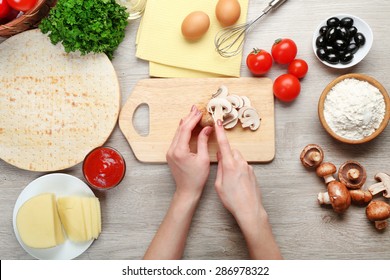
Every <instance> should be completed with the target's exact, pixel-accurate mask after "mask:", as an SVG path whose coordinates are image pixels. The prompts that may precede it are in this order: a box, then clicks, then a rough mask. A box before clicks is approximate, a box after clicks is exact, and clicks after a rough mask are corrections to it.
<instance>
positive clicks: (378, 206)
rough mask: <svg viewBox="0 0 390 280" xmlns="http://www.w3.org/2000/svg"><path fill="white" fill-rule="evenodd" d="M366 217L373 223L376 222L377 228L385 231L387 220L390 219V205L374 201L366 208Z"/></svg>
mask: <svg viewBox="0 0 390 280" xmlns="http://www.w3.org/2000/svg"><path fill="white" fill-rule="evenodd" d="M366 216H367V218H368V219H369V220H370V221H371V222H375V228H376V229H378V230H383V229H385V228H386V227H387V221H386V220H387V219H388V218H390V205H389V204H387V203H386V202H384V201H380V200H374V201H371V202H370V204H368V206H367V208H366Z"/></svg>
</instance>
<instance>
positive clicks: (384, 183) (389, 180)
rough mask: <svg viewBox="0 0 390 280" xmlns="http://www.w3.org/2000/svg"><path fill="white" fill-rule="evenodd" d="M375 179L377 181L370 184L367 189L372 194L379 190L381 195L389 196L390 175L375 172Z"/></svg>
mask: <svg viewBox="0 0 390 280" xmlns="http://www.w3.org/2000/svg"><path fill="white" fill-rule="evenodd" d="M375 179H376V180H377V181H379V183H376V184H373V185H371V186H370V187H369V188H368V190H369V191H370V193H371V194H372V195H376V194H378V193H380V192H383V196H384V197H386V198H390V176H389V175H387V174H386V173H382V172H379V173H377V174H375Z"/></svg>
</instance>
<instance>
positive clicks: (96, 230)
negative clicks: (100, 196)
mask: <svg viewBox="0 0 390 280" xmlns="http://www.w3.org/2000/svg"><path fill="white" fill-rule="evenodd" d="M89 205H90V210H91V224H92V227H91V230H92V237H93V238H95V239H97V238H98V236H99V226H98V216H97V207H96V202H95V199H94V198H93V197H91V198H90V199H89Z"/></svg>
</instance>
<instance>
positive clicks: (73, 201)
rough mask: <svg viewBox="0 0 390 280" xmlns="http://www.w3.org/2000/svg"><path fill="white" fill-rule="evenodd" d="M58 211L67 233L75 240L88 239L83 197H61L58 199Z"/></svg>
mask: <svg viewBox="0 0 390 280" xmlns="http://www.w3.org/2000/svg"><path fill="white" fill-rule="evenodd" d="M57 205H58V212H59V214H60V218H61V222H62V225H63V226H64V229H65V232H66V235H67V236H68V238H69V239H70V240H72V241H74V242H84V241H87V240H88V239H89V238H88V235H87V231H86V227H85V221H84V213H83V204H82V197H76V196H74V197H73V196H69V197H60V198H58V200H57Z"/></svg>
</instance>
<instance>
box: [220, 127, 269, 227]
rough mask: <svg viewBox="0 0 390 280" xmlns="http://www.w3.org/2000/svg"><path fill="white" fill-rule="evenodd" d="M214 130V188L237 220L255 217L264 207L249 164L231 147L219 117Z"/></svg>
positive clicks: (262, 211)
mask: <svg viewBox="0 0 390 280" xmlns="http://www.w3.org/2000/svg"><path fill="white" fill-rule="evenodd" d="M215 133H216V136H217V141H218V145H219V152H218V154H217V159H218V171H217V178H216V180H215V189H216V191H217V193H218V195H219V197H220V199H221V201H222V203H223V205H224V206H225V208H226V209H227V210H229V211H230V213H232V214H233V216H234V217H235V218H236V220H237V222H238V223H239V224H240V223H241V222H243V223H245V221H246V220H253V219H256V217H259V215H261V214H263V213H264V212H265V211H264V209H263V206H262V203H261V194H260V190H259V188H258V184H257V180H256V176H255V174H254V172H253V168H252V166H250V165H248V163H247V161H246V160H245V159H244V158H243V157H242V155H241V153H240V152H239V151H237V150H232V149H231V147H230V144H229V141H228V138H227V136H226V134H225V130H224V128H223V126H222V125H221V123H220V121H217V124H216V125H215ZM248 222H250V221H248Z"/></svg>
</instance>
